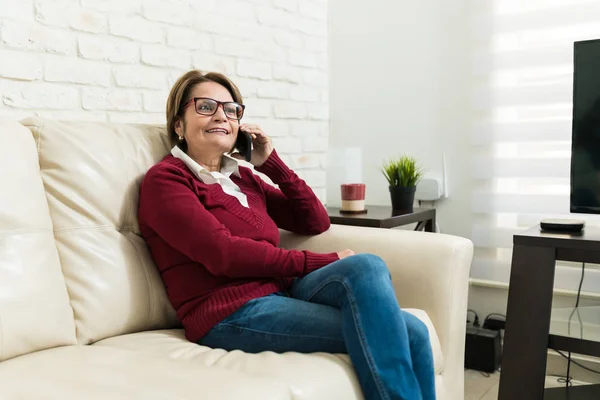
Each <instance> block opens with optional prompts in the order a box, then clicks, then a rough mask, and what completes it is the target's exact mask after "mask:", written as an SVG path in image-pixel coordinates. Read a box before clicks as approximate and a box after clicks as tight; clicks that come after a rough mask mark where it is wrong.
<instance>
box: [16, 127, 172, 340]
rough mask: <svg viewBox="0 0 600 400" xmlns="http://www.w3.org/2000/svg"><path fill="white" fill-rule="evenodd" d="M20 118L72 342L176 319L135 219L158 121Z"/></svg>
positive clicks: (155, 157) (158, 147)
mask: <svg viewBox="0 0 600 400" xmlns="http://www.w3.org/2000/svg"><path fill="white" fill-rule="evenodd" d="M21 123H22V124H23V125H25V126H26V127H28V128H29V129H30V130H31V132H32V133H33V137H34V139H35V142H36V144H37V147H38V149H39V165H40V168H41V177H42V180H43V182H44V186H45V189H46V194H47V198H48V206H49V209H50V215H51V218H52V223H53V225H54V235H55V238H56V246H57V249H58V253H59V255H60V260H61V263H62V270H63V274H64V276H65V281H66V285H67V288H68V290H69V295H70V301H71V306H72V308H73V314H74V316H75V323H76V326H77V339H78V342H79V343H81V344H87V343H89V342H92V341H97V340H100V339H103V338H106V337H111V336H116V335H122V334H127V333H132V332H139V331H144V330H149V329H165V328H175V327H179V326H180V324H179V322H178V320H177V318H176V315H175V311H174V310H173V307H172V306H171V304H170V303H169V301H168V299H167V296H166V293H165V290H164V285H163V283H162V280H161V279H160V275H159V273H158V271H157V269H156V266H155V265H154V262H153V261H152V259H151V257H150V253H149V251H148V249H147V247H146V244H145V242H144V240H143V239H142V237H141V236H140V234H139V228H138V224H137V208H138V191H139V183H140V182H141V179H142V177H143V176H144V174H145V173H146V171H147V170H148V169H149V168H150V167H151V166H152V165H154V164H155V163H156V162H158V161H159V160H160V159H162V158H163V157H164V155H166V154H167V153H168V148H169V146H168V140H167V135H166V132H165V130H164V128H159V127H152V126H147V125H130V124H111V123H97V122H61V121H49V120H42V119H39V118H29V119H26V120H24V121H22V122H21Z"/></svg>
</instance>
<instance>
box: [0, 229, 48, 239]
mask: <svg viewBox="0 0 600 400" xmlns="http://www.w3.org/2000/svg"><path fill="white" fill-rule="evenodd" d="M29 233H32V234H35V233H52V229H12V230H10V231H4V232H0V237H2V236H12V235H24V234H29Z"/></svg>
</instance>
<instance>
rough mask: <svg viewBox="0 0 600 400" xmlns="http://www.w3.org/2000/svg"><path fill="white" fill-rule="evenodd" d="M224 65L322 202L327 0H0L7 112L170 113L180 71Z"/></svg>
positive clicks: (149, 116)
mask: <svg viewBox="0 0 600 400" xmlns="http://www.w3.org/2000/svg"><path fill="white" fill-rule="evenodd" d="M191 68H198V69H200V70H202V71H219V72H222V73H225V74H226V75H227V76H229V77H230V78H231V79H232V80H233V81H234V82H235V83H236V84H237V85H238V86H239V87H240V89H241V91H242V96H243V97H244V101H245V103H246V106H247V112H246V117H245V122H248V123H257V124H260V125H261V126H262V127H263V129H264V130H265V132H266V133H267V134H268V135H270V136H272V137H273V141H274V143H275V146H276V149H277V150H278V151H279V152H280V153H281V154H282V155H284V158H285V161H286V162H289V163H290V166H291V167H292V168H295V169H298V171H299V172H300V173H301V174H302V176H304V177H305V178H306V179H307V182H308V183H309V184H310V185H311V186H313V188H314V189H315V192H316V193H317V194H318V195H319V196H320V197H321V199H322V200H323V201H324V200H325V199H324V193H325V190H324V187H325V171H324V167H325V165H324V161H323V160H325V159H326V157H325V155H326V152H327V147H328V129H329V123H328V120H329V110H328V104H327V103H328V84H329V83H328V76H327V0H3V1H2V6H1V7H0V117H7V118H13V119H20V118H23V117H26V116H28V115H33V114H35V115H40V116H44V117H49V118H56V119H67V120H69V119H70V120H89V121H116V122H142V123H164V120H165V117H164V110H165V102H166V98H167V95H168V91H169V89H170V87H171V85H172V84H173V83H174V81H175V80H176V79H177V78H178V77H179V76H180V75H181V74H182V73H184V72H185V71H187V70H189V69H191Z"/></svg>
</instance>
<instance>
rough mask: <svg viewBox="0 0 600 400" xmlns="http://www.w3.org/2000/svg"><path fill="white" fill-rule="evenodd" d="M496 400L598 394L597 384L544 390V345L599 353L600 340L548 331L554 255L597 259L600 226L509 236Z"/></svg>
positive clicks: (578, 259)
mask: <svg viewBox="0 0 600 400" xmlns="http://www.w3.org/2000/svg"><path fill="white" fill-rule="evenodd" d="M513 244H514V247H513V256H512V267H511V273H510V285H509V291H508V306H507V313H506V331H505V335H504V352H503V354H502V373H501V374H500V388H499V393H498V399H499V400H513V399H527V400H542V399H546V400H548V399H552V400H558V399H570V400H575V399H582V400H583V399H598V398H600V385H587V386H575V387H569V388H568V389H567V388H556V389H547V390H544V382H545V378H546V358H547V353H548V348H552V349H556V350H562V351H570V352H573V353H578V354H587V355H591V356H596V357H599V356H600V341H594V340H586V339H581V338H576V337H572V336H566V335H561V334H551V333H550V320H551V312H552V294H553V288H554V271H555V263H556V260H563V261H574V262H591V263H600V228H599V227H593V226H587V227H586V228H585V230H584V231H581V232H577V233H550V232H545V231H542V230H541V229H540V227H539V226H536V227H535V228H532V229H529V230H527V231H525V232H523V233H521V234H518V235H514V237H513Z"/></svg>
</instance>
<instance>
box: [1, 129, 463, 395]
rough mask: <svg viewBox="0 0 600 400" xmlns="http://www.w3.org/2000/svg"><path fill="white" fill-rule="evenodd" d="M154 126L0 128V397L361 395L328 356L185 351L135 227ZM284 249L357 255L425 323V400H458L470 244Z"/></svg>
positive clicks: (335, 241)
mask: <svg viewBox="0 0 600 400" xmlns="http://www.w3.org/2000/svg"><path fill="white" fill-rule="evenodd" d="M168 150H169V146H168V141H167V136H166V133H165V131H164V130H163V129H161V128H160V127H154V126H143V125H125V124H101V123H83V122H56V121H48V120H41V119H27V120H24V121H21V122H20V123H19V122H16V121H1V122H0V399H2V400H6V399H61V400H64V399H111V400H115V399H128V400H131V399H144V400H150V399H161V400H162V399H248V400H252V399H261V400H265V399H281V400H283V399H296V400H305V399H306V400H308V399H320V400H331V399H343V400H352V399H361V398H363V397H362V394H361V390H360V387H359V385H358V382H357V379H356V376H355V374H354V372H353V369H352V366H351V364H350V362H349V358H348V357H347V356H346V355H342V354H325V353H318V354H299V353H287V354H276V353H272V352H265V353H261V354H245V353H243V352H241V351H232V352H227V351H224V350H220V349H210V348H207V347H203V346H198V345H196V344H194V343H190V342H187V341H186V340H185V338H184V335H183V331H182V330H181V328H180V325H179V324H178V321H177V319H176V317H175V313H174V311H173V309H172V307H171V306H170V304H169V302H168V300H167V298H166V296H165V291H164V289H163V285H162V282H161V280H160V276H159V274H158V273H157V271H156V269H155V266H154V264H153V262H152V259H151V258H150V256H149V252H148V250H147V248H146V246H145V243H144V241H143V239H142V238H141V237H140V234H139V229H138V225H137V221H136V211H137V200H138V185H139V183H140V181H141V179H142V177H143V175H144V173H145V171H146V170H147V169H148V168H149V167H150V166H151V165H153V164H154V163H156V162H157V161H159V160H160V159H161V158H162V157H163V156H164V155H165V154H167V152H168ZM282 244H283V246H285V247H287V248H306V249H311V250H314V251H335V250H340V249H344V248H352V249H354V250H355V251H357V252H372V253H376V254H378V255H380V256H381V257H383V258H384V259H385V261H386V262H387V263H388V265H389V268H390V270H391V272H392V276H393V281H394V285H395V288H396V293H397V296H398V300H399V302H400V304H401V305H402V306H403V307H405V308H409V309H411V312H413V313H415V314H416V315H417V316H418V317H419V318H421V319H422V320H423V321H425V323H426V324H427V326H428V327H429V330H430V334H431V342H432V344H433V351H434V353H435V373H436V385H437V393H438V399H462V398H463V353H464V338H465V315H466V307H467V285H468V274H469V267H470V263H471V258H472V252H473V249H472V244H471V242H470V241H469V240H466V239H463V238H459V237H453V236H448V235H442V234H429V233H421V232H411V231H403V230H383V229H372V228H355V227H347V226H336V225H333V226H332V227H331V229H330V230H329V231H328V232H326V233H323V234H321V235H319V236H316V237H301V236H297V235H293V234H289V233H286V232H282Z"/></svg>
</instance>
